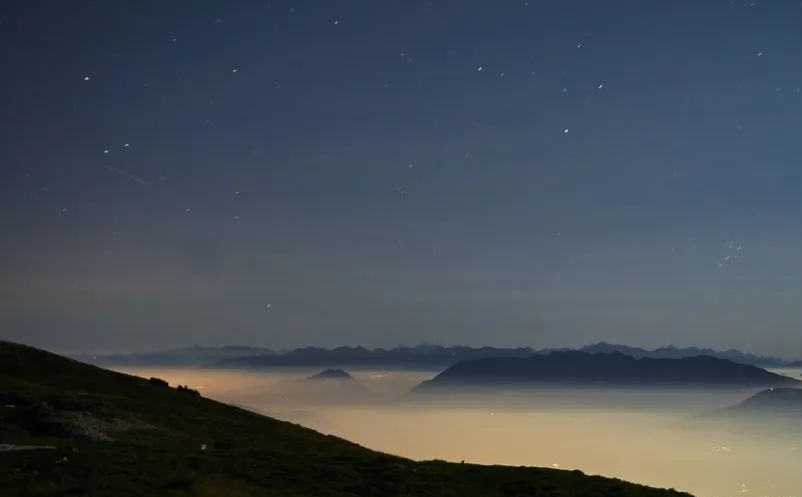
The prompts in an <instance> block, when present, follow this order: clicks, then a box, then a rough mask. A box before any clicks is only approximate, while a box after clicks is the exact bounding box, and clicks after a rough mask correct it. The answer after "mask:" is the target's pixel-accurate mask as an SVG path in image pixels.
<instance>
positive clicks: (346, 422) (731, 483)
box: [122, 368, 802, 497]
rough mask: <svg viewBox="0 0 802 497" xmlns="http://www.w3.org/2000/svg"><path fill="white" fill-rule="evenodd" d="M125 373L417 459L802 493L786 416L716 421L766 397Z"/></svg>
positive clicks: (704, 489) (702, 494)
mask: <svg viewBox="0 0 802 497" xmlns="http://www.w3.org/2000/svg"><path fill="white" fill-rule="evenodd" d="M122 370H123V371H125V372H129V373H133V374H137V375H140V376H144V377H149V376H158V377H161V378H165V379H168V380H169V381H170V382H171V383H172V384H179V383H180V384H188V385H190V386H193V387H195V388H200V389H201V391H203V394H204V395H205V396H209V397H212V398H215V399H219V400H223V401H226V402H230V403H233V404H236V405H240V406H243V407H248V408H250V409H253V410H255V411H257V412H261V413H264V414H268V415H270V416H273V417H277V418H279V419H284V420H287V421H292V422H296V423H300V424H302V425H304V426H307V427H310V428H313V429H316V430H318V431H321V432H323V433H327V434H333V435H337V436H340V437H343V438H345V439H347V440H350V441H352V442H356V443H358V444H361V445H364V446H366V447H368V448H371V449H374V450H380V451H383V452H388V453H392V454H397V455H401V456H405V457H410V458H413V459H435V458H437V459H445V460H448V461H454V462H459V461H465V462H473V463H480V464H504V465H512V466H520V465H524V466H540V467H556V468H560V469H580V470H582V471H584V472H586V473H589V474H600V475H603V476H608V477H618V478H622V479H624V480H628V481H633V482H638V483H643V484H648V485H652V486H659V487H666V488H668V487H671V488H676V489H679V490H686V491H689V492H691V493H692V494H693V495H695V496H697V497H737V496H739V495H744V494H746V495H764V496H769V497H784V496H788V495H796V494H795V493H794V492H796V491H798V489H799V488H802V475H800V473H799V471H798V468H799V465H800V464H802V452H801V451H802V447H800V446H799V445H798V444H797V443H796V441H794V439H793V438H792V437H791V438H789V436H788V433H789V432H788V431H787V430H784V429H783V428H782V427H780V426H778V425H777V423H776V420H773V419H767V420H765V422H764V423H758V424H756V425H749V424H742V423H740V424H739V423H737V422H732V423H728V422H725V421H723V420H722V419H719V418H713V419H705V417H704V416H705V415H709V414H710V413H712V412H714V411H715V410H717V409H720V408H724V407H728V406H731V405H733V404H736V403H738V402H740V401H742V400H743V399H745V398H746V397H749V396H750V395H751V394H753V393H754V392H755V390H754V389H737V390H736V389H724V390H712V391H711V390H704V391H702V390H696V391H694V390H689V391H687V390H686V391H683V390H661V391H650V390H643V389H640V390H639V389H627V390H620V389H619V390H617V389H594V390H586V389H568V390H565V389H533V390H530V391H528V392H520V393H519V394H517V395H515V396H512V397H510V396H506V397H499V396H497V395H496V396H494V395H488V394H487V393H483V392H474V395H472V396H469V397H463V398H448V397H443V398H440V399H437V400H433V401H427V402H423V403H418V402H413V401H410V400H409V399H407V398H405V393H406V392H407V391H408V390H409V389H410V388H411V387H412V386H414V385H416V384H417V383H419V382H420V381H423V380H426V379H430V378H431V377H432V376H433V374H434V373H431V372H413V371H405V372H398V371H356V372H354V371H352V372H351V373H352V375H353V376H354V378H355V379H356V380H357V381H359V382H360V383H362V384H363V385H364V386H366V387H367V388H368V389H369V390H370V391H371V392H372V395H371V396H368V397H365V398H363V399H362V401H359V400H357V399H355V398H347V397H343V398H341V399H339V400H338V399H336V398H328V399H320V398H315V399H311V398H309V397H305V396H304V395H303V393H302V390H303V388H304V386H303V385H302V384H299V383H298V381H299V380H301V379H303V378H305V377H307V376H308V375H310V374H313V373H316V372H318V370H315V369H303V368H297V369H291V370H281V371H272V372H269V373H268V372H253V371H251V372H244V371H219V370H195V369H169V368H122ZM788 372H789V373H791V374H793V375H794V376H798V375H799V372H800V370H798V369H797V370H793V371H790V370H789V371H788ZM288 384H289V385H292V388H285V387H284V386H285V385H288Z"/></svg>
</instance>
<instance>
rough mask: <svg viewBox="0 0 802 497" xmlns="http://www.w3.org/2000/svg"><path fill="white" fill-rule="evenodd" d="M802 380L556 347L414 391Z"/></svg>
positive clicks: (483, 363)
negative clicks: (540, 353) (499, 387)
mask: <svg viewBox="0 0 802 497" xmlns="http://www.w3.org/2000/svg"><path fill="white" fill-rule="evenodd" d="M797 384H802V382H799V381H798V380H795V379H793V378H789V377H787V376H782V375H778V374H775V373H771V372H769V371H766V370H765V369H761V368H758V367H755V366H750V365H746V364H738V363H735V362H732V361H728V360H726V359H719V358H716V357H707V356H699V357H686V358H682V359H652V358H640V359H637V358H634V357H631V356H628V355H625V354H621V353H619V352H613V353H596V354H590V353H586V352H576V351H574V352H552V353H550V354H544V355H533V356H531V357H528V358H495V359H479V360H474V361H464V362H460V363H457V364H454V365H453V366H451V367H449V368H448V369H446V370H445V371H443V372H442V373H440V374H439V375H437V376H436V377H435V378H434V379H432V380H428V381H425V382H423V383H421V384H420V385H419V386H417V387H416V388H415V389H414V390H413V391H416V392H427V391H442V390H447V389H449V388H465V387H468V388H471V387H482V386H491V385H509V386H536V385H561V386H562V385H571V386H641V385H642V386H707V385H711V386H736V387H770V386H791V385H797Z"/></svg>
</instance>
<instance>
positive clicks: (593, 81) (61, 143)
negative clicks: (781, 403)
mask: <svg viewBox="0 0 802 497" xmlns="http://www.w3.org/2000/svg"><path fill="white" fill-rule="evenodd" d="M0 73H2V74H3V75H4V77H3V83H4V84H3V89H2V93H0V116H2V133H0V135H1V137H0V164H2V172H0V175H1V176H0V180H1V182H0V185H1V186H0V191H1V192H2V198H1V199H0V202H2V203H1V204H0V206H1V208H0V222H1V223H2V227H3V233H4V235H3V240H4V241H3V242H2V244H0V256H1V258H0V264H2V265H1V266H0V270H2V286H0V292H2V293H0V329H2V332H0V333H1V334H2V336H3V337H5V338H9V339H13V340H18V341H24V342H28V343H32V344H35V345H42V346H46V347H51V348H56V349H61V350H87V349H94V350H120V349H146V348H157V347H167V346H178V345H187V344H210V345H213V344H223V343H247V344H254V345H267V346H274V347H285V346H298V345H309V344H313V345H340V344H363V345H367V346H388V345H396V344H401V343H406V344H412V343H418V342H424V341H425V342H435V343H446V344H452V343H459V344H493V345H532V346H536V347H541V346H574V345H581V344H584V343H587V342H591V341H597V340H607V341H616V342H626V343H629V344H634V345H644V346H656V345H664V344H669V343H674V344H680V345H687V344H695V345H707V346H714V347H719V348H726V347H739V348H743V349H748V350H752V351H757V352H763V353H774V354H782V355H789V356H794V355H796V356H800V355H802V327H801V326H800V324H801V323H802V306H800V305H799V302H800V301H802V233H801V232H800V227H801V226H800V225H801V224H802V221H800V220H802V164H800V160H801V159H800V158H802V93H800V87H802V1H798V0H795V1H755V0H745V1H742V0H731V1H715V0H709V1H704V2H699V1H674V2H663V1H643V0H639V1H610V2H607V1H605V2H601V1H590V0H587V1H575V0H571V1H566V0H561V1H557V0H554V1H537V0H529V1H528V2H525V1H517V0H516V1H476V0H473V1H410V0H404V1H401V0H399V1H375V0H370V1H369V0H364V1H272V2H261V1H250V2H245V1H233V2H208V1H196V2H191V3H189V2H162V1H129V2H122V1H115V2H108V1H95V2H90V1H74V2H60V1H49V2H48V1H27V0H26V1H6V2H3V3H2V4H1V5H0Z"/></svg>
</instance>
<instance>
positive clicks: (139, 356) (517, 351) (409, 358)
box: [76, 342, 790, 369]
mask: <svg viewBox="0 0 802 497" xmlns="http://www.w3.org/2000/svg"><path fill="white" fill-rule="evenodd" d="M569 350H571V349H540V350H538V349H532V348H530V347H517V348H508V347H467V346H440V345H417V346H414V347H395V348H392V349H382V348H377V349H368V348H365V347H337V348H332V349H329V348H322V347H304V348H298V349H293V350H289V351H283V352H277V351H274V350H271V349H265V348H257V347H244V346H229V347H219V348H214V347H190V348H184V349H173V350H165V351H158V352H150V353H136V354H116V355H105V356H103V355H101V356H96V355H89V354H84V355H81V356H76V358H77V359H79V360H81V361H84V362H89V363H93V364H99V365H105V366H120V365H128V366H171V365H172V366H187V367H191V366H207V367H216V368H246V369H253V368H270V367H281V366H308V367H322V368H345V367H348V368H354V367H356V368H377V367H378V368H391V367H392V368H405V369H442V368H446V367H448V366H451V365H452V364H456V363H458V362H462V361H470V360H475V359H489V358H499V357H519V358H525V357H530V356H532V355H535V354H539V355H544V354H549V353H551V352H555V351H569ZM579 351H581V352H588V353H599V352H601V353H611V352H619V353H622V354H626V355H628V356H631V357H635V358H653V359H681V358H685V357H696V356H709V357H716V358H720V359H727V360H730V361H733V362H737V363H741V364H750V365H754V366H761V367H781V366H789V365H790V363H789V361H785V360H783V359H780V358H778V357H766V356H758V355H754V354H749V353H744V352H741V351H738V350H726V351H716V350H712V349H705V348H698V347H683V348H679V347H661V348H658V349H654V350H647V349H643V348H639V347H630V346H627V345H618V344H610V343H605V342H599V343H596V344H592V345H586V346H584V347H582V348H581V349H579Z"/></svg>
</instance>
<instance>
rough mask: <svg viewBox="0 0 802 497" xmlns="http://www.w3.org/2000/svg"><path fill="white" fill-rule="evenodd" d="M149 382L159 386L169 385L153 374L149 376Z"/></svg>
mask: <svg viewBox="0 0 802 497" xmlns="http://www.w3.org/2000/svg"><path fill="white" fill-rule="evenodd" d="M148 381H149V382H151V383H153V384H154V385H158V386H160V387H169V386H170V384H169V383H167V382H166V381H164V380H162V379H161V378H156V377H155V376H151V377H150V379H149V380H148Z"/></svg>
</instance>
